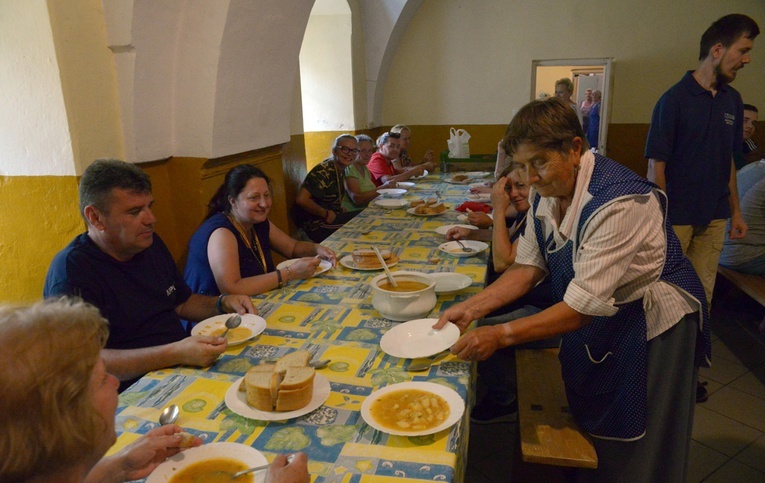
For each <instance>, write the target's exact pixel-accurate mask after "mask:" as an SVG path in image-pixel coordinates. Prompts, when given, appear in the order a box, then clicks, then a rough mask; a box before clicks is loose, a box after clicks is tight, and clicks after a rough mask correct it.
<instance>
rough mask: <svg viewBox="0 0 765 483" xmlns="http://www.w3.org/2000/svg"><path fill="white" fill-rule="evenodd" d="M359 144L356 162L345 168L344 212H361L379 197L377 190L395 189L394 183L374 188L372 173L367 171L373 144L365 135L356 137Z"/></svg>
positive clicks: (373, 151)
mask: <svg viewBox="0 0 765 483" xmlns="http://www.w3.org/2000/svg"><path fill="white" fill-rule="evenodd" d="M356 141H358V143H359V155H358V156H356V160H355V161H354V162H353V164H351V165H350V166H348V167H347V168H345V192H346V195H347V196H346V197H345V198H343V207H344V208H345V209H346V211H349V212H351V211H361V210H363V209H364V208H366V207H367V205H369V202H370V201H372V200H374V199H375V198H377V197H378V196H379V194H378V193H377V190H378V189H379V188H395V187H396V182H395V181H389V182H387V183H383V184H382V185H380V186H379V187H378V186H375V182H374V181H373V180H372V173H370V172H369V169H367V164H368V163H369V160H370V159H371V158H372V155H373V154H374V153H375V142H374V141H373V140H372V138H370V137H369V136H367V135H366V134H358V135H356Z"/></svg>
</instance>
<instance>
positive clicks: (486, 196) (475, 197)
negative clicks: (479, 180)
mask: <svg viewBox="0 0 765 483" xmlns="http://www.w3.org/2000/svg"><path fill="white" fill-rule="evenodd" d="M467 199H468V201H478V202H480V203H491V193H470V194H469V195H467Z"/></svg>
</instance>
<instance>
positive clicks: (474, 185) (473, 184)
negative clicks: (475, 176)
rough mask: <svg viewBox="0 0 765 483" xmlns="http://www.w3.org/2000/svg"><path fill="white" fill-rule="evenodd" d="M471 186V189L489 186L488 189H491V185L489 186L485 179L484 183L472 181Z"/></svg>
mask: <svg viewBox="0 0 765 483" xmlns="http://www.w3.org/2000/svg"><path fill="white" fill-rule="evenodd" d="M469 188H470V189H482V188H488V189H489V191H491V187H489V186H487V185H486V182H485V181H484V182H483V183H472V184H471V185H470V186H469Z"/></svg>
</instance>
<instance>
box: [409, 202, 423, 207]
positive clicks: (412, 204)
mask: <svg viewBox="0 0 765 483" xmlns="http://www.w3.org/2000/svg"><path fill="white" fill-rule="evenodd" d="M424 204H425V200H412V202H411V203H409V206H411V207H412V208H416V207H418V206H420V205H424Z"/></svg>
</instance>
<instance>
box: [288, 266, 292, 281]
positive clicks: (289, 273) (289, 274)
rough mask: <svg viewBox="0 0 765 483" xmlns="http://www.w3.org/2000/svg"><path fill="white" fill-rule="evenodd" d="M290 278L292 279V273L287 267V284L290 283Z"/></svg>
mask: <svg viewBox="0 0 765 483" xmlns="http://www.w3.org/2000/svg"><path fill="white" fill-rule="evenodd" d="M291 277H292V272H291V271H290V267H287V282H289V281H290V278H291Z"/></svg>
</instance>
